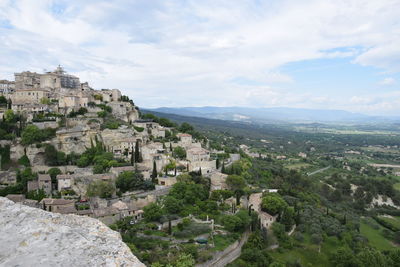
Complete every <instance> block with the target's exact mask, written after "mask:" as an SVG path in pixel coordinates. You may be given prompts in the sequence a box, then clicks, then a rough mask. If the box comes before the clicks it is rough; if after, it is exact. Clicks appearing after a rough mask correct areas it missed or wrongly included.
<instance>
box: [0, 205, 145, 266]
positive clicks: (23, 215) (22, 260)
mask: <svg viewBox="0 0 400 267" xmlns="http://www.w3.org/2000/svg"><path fill="white" fill-rule="evenodd" d="M0 266H68V267H69V266H134V267H136V266H137V267H142V266H145V265H144V264H143V263H141V262H140V261H139V260H138V259H137V258H136V257H135V256H134V255H133V254H132V252H131V251H130V249H129V248H128V246H126V244H124V243H123V242H122V240H121V237H120V235H119V233H117V232H115V231H113V230H111V229H109V228H108V227H107V226H106V225H104V224H103V223H101V222H100V221H98V220H96V219H92V218H89V217H83V216H78V215H62V214H56V213H51V212H46V211H43V210H41V209H35V208H31V207H28V206H23V205H20V204H15V203H14V202H12V201H10V200H8V199H6V198H2V197H0Z"/></svg>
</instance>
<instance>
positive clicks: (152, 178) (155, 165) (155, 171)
mask: <svg viewBox="0 0 400 267" xmlns="http://www.w3.org/2000/svg"><path fill="white" fill-rule="evenodd" d="M156 178H157V164H156V161H153V172H152V174H151V181H152V183H153V184H155V183H156Z"/></svg>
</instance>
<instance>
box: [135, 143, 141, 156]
mask: <svg viewBox="0 0 400 267" xmlns="http://www.w3.org/2000/svg"><path fill="white" fill-rule="evenodd" d="M139 160H140V151H139V139H137V140H136V144H135V162H139Z"/></svg>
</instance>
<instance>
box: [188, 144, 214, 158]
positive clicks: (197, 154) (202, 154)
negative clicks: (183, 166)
mask: <svg viewBox="0 0 400 267" xmlns="http://www.w3.org/2000/svg"><path fill="white" fill-rule="evenodd" d="M186 159H187V160H189V161H190V162H198V161H209V160H210V152H209V151H208V150H207V149H204V148H200V147H192V148H190V149H188V150H187V151H186Z"/></svg>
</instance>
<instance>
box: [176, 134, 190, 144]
mask: <svg viewBox="0 0 400 267" xmlns="http://www.w3.org/2000/svg"><path fill="white" fill-rule="evenodd" d="M177 136H178V137H179V139H180V144H181V146H183V147H188V146H190V145H191V144H192V135H190V134H187V133H180V134H178V135H177Z"/></svg>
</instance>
